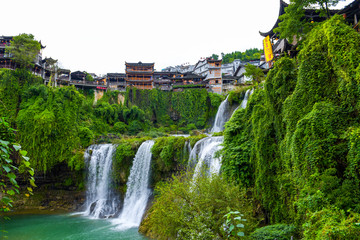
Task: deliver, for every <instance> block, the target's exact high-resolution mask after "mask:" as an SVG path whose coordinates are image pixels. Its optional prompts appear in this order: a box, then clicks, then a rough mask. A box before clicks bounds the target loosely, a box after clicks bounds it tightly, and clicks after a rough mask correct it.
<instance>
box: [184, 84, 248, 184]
mask: <svg viewBox="0 0 360 240" xmlns="http://www.w3.org/2000/svg"><path fill="white" fill-rule="evenodd" d="M252 93H253V90H250V89H249V90H247V91H246V93H245V97H244V100H243V101H242V102H241V104H240V106H239V107H240V108H246V105H247V101H248V99H249V96H250V95H251V94H252ZM227 99H228V97H226V99H225V100H224V101H223V102H222V103H221V104H220V106H219V108H218V112H217V113H216V117H215V123H214V126H213V128H212V130H211V132H213V133H214V132H220V131H223V130H224V125H225V123H226V122H227V121H228V120H229V114H230V104H229V102H228V101H227ZM239 107H237V108H236V109H235V111H236V110H237V109H238V108H239ZM235 111H234V112H235ZM231 116H232V115H231ZM223 141H224V137H223V136H220V137H206V138H203V139H201V140H200V141H198V142H197V143H196V144H195V146H194V148H193V149H192V150H191V152H190V156H189V164H190V167H192V168H194V167H195V170H194V176H193V178H194V179H196V178H197V176H198V175H199V174H200V173H201V171H203V169H206V171H207V173H208V175H210V176H211V175H212V174H219V172H220V168H221V157H216V152H217V151H219V150H221V149H222V148H223V146H221V144H222V143H223Z"/></svg>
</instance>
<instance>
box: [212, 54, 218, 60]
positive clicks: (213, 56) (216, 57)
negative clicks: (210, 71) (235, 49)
mask: <svg viewBox="0 0 360 240" xmlns="http://www.w3.org/2000/svg"><path fill="white" fill-rule="evenodd" d="M210 58H212V59H214V60H218V59H219V55H217V54H215V53H213V54H212V55H211V56H210Z"/></svg>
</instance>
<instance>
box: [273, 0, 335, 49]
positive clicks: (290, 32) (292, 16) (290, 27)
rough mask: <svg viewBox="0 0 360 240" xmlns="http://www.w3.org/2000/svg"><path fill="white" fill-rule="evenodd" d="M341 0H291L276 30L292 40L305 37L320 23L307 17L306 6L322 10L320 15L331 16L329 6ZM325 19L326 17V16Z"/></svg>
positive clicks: (284, 37) (281, 35) (282, 36)
mask: <svg viewBox="0 0 360 240" xmlns="http://www.w3.org/2000/svg"><path fill="white" fill-rule="evenodd" d="M339 1H340V0H305V1H304V0H290V4H289V6H288V7H287V8H285V14H283V15H281V16H280V17H279V19H280V20H281V22H280V23H279V27H278V28H276V29H275V32H280V37H281V38H283V39H288V40H289V41H290V42H292V41H293V40H294V38H293V37H294V36H296V38H297V39H300V38H301V37H302V38H304V37H306V35H307V34H308V33H309V31H310V30H311V29H312V28H313V27H315V26H317V25H318V23H314V22H313V21H312V19H311V18H309V17H305V8H315V9H318V12H320V16H322V17H326V18H329V17H330V13H329V8H330V7H332V6H336V5H337V4H338V2H339ZM324 19H325V18H324Z"/></svg>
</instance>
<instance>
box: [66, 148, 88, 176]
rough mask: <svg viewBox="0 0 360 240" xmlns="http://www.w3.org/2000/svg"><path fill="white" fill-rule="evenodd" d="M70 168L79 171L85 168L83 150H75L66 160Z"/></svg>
mask: <svg viewBox="0 0 360 240" xmlns="http://www.w3.org/2000/svg"><path fill="white" fill-rule="evenodd" d="M68 166H69V167H70V168H71V170H75V171H80V170H84V169H85V162H84V152H77V153H76V154H75V155H74V156H72V157H71V158H70V160H69V162H68ZM70 179H71V178H70Z"/></svg>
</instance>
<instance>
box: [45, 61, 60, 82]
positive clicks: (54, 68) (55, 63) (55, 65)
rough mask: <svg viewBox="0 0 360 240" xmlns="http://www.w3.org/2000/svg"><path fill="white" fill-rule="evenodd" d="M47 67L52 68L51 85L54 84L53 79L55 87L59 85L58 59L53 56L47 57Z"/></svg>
mask: <svg viewBox="0 0 360 240" xmlns="http://www.w3.org/2000/svg"><path fill="white" fill-rule="evenodd" d="M45 63H46V68H47V69H49V70H50V78H49V86H52V79H54V82H55V87H57V81H56V75H57V72H58V70H59V66H58V60H57V59H52V58H46V59H45Z"/></svg>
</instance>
